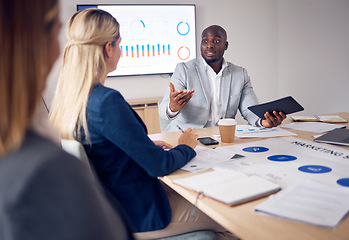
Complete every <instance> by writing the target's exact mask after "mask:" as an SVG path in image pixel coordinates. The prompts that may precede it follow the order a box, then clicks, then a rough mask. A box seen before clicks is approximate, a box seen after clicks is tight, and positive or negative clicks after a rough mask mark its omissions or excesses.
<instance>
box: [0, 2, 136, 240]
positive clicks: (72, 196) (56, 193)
mask: <svg viewBox="0 0 349 240" xmlns="http://www.w3.org/2000/svg"><path fill="white" fill-rule="evenodd" d="M58 16H59V3H58V1H57V0H31V1H23V0H11V1H8V0H0V36H1V38H0V52H1V54H0V109H1V114H0V239H2V240H9V239H11V240H17V239H18V240H22V239H26V240H31V239H33V240H34V239H50V240H52V239H57V240H58V239H81V240H86V239H91V240H92V239H132V234H131V233H130V231H128V229H127V227H126V226H125V224H124V220H123V219H122V218H121V217H120V216H119V214H117V213H116V208H115V207H114V205H111V203H110V202H109V201H108V200H107V198H106V196H105V195H104V192H103V190H102V189H101V188H100V186H99V185H97V184H96V183H95V181H94V180H93V179H91V177H90V174H89V172H88V170H87V168H86V166H85V165H84V164H83V163H82V162H81V161H79V160H77V159H75V158H74V157H72V156H70V155H68V154H67V153H65V152H64V151H63V150H62V149H61V148H60V147H59V146H58V145H57V144H56V143H55V142H53V141H51V139H48V138H47V137H46V136H47V135H48V136H51V135H50V134H46V133H44V132H40V133H39V132H38V131H37V130H35V129H37V128H38V126H37V121H41V120H42V119H40V117H39V116H36V115H35V114H36V109H37V107H38V104H37V103H38V102H39V101H40V100H41V93H42V91H43V90H44V87H45V80H46V77H47V75H48V73H49V71H50V70H51V68H52V65H53V63H54V62H55V60H56V59H57V57H58V55H59V42H58V34H59V31H60V28H61V23H60V20H59V17H58ZM46 121H47V119H46Z"/></svg>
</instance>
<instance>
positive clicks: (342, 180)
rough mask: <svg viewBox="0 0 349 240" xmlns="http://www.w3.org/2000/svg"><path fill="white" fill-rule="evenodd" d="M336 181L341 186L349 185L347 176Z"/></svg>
mask: <svg viewBox="0 0 349 240" xmlns="http://www.w3.org/2000/svg"><path fill="white" fill-rule="evenodd" d="M337 183H338V184H339V185H341V186H343V187H349V178H341V179H338V180H337Z"/></svg>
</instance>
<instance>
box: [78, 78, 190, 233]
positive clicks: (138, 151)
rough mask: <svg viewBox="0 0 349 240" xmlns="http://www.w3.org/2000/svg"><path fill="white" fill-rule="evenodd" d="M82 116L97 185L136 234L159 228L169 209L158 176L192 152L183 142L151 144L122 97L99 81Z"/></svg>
mask: <svg viewBox="0 0 349 240" xmlns="http://www.w3.org/2000/svg"><path fill="white" fill-rule="evenodd" d="M86 116H87V124H88V130H89V134H90V141H91V143H88V144H84V147H85V149H86V152H87V154H88V157H89V159H90V161H91V163H92V165H93V167H94V168H95V170H96V173H97V175H98V177H99V178H100V180H101V182H102V184H103V185H104V186H105V187H106V188H107V189H108V190H109V191H110V192H111V193H112V194H113V196H114V197H115V198H116V199H117V200H118V201H119V202H120V204H121V205H122V207H123V208H124V209H125V211H126V213H127V214H128V215H129V218H130V219H131V222H133V224H134V228H135V230H136V232H145V231H154V230H159V229H163V228H165V227H166V226H167V225H168V224H169V222H170V220H171V208H170V204H169V201H168V198H167V195H166V192H165V190H164V189H163V187H162V185H161V182H160V180H159V179H158V177H159V176H164V175H168V174H170V173H172V172H174V171H175V170H177V169H179V168H181V167H182V166H184V165H185V164H186V163H188V162H189V161H190V160H191V159H192V158H193V157H194V156H195V155H196V153H195V151H194V150H193V149H192V148H190V147H189V146H187V145H179V146H177V147H175V148H173V149H171V150H169V151H165V150H163V149H162V147H160V146H156V145H155V144H154V143H153V142H152V141H151V140H150V138H149V137H148V135H147V130H146V127H145V125H144V123H143V121H142V120H141V119H140V117H139V116H138V114H137V113H136V112H135V111H133V109H132V108H131V107H130V105H129V104H128V103H127V102H126V101H125V99H124V98H123V97H122V95H121V94H120V93H119V92H118V91H116V90H114V89H110V88H107V87H105V86H103V85H101V84H98V85H97V86H96V87H94V89H93V90H92V91H91V93H90V96H89V100H88V103H87V111H86Z"/></svg>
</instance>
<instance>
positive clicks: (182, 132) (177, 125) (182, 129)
mask: <svg viewBox="0 0 349 240" xmlns="http://www.w3.org/2000/svg"><path fill="white" fill-rule="evenodd" d="M177 127H178V129H179V130H181V131H182V133H184V131H183V129H182V128H181V127H180V126H179V125H177Z"/></svg>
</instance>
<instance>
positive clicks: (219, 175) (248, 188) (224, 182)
mask: <svg viewBox="0 0 349 240" xmlns="http://www.w3.org/2000/svg"><path fill="white" fill-rule="evenodd" d="M174 183H176V184H178V185H181V186H183V187H186V188H189V189H191V190H195V191H197V192H201V193H202V194H203V195H205V196H207V197H211V198H213V199H216V200H218V201H220V202H223V203H225V204H228V205H236V204H239V203H243V202H247V201H250V200H253V199H257V198H260V197H264V196H267V195H269V194H271V193H274V192H276V191H278V190H280V187H279V185H277V184H275V183H273V182H271V181H268V180H266V179H264V178H261V177H258V176H247V175H245V174H243V173H240V172H237V171H212V172H207V173H203V174H199V175H195V176H192V177H186V178H181V179H176V180H174Z"/></svg>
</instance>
